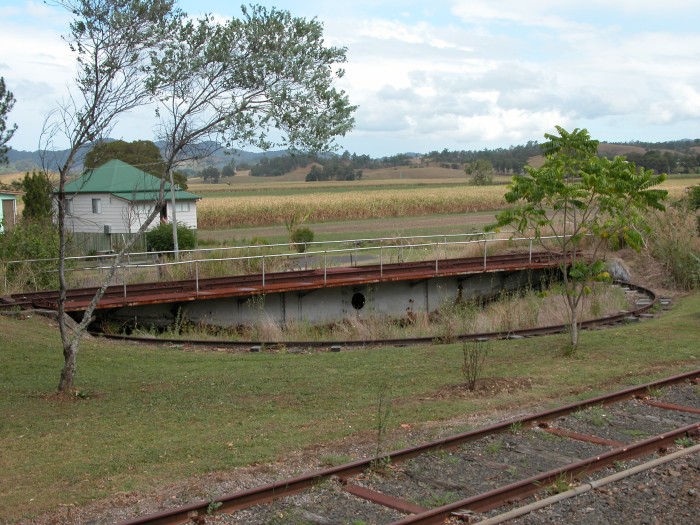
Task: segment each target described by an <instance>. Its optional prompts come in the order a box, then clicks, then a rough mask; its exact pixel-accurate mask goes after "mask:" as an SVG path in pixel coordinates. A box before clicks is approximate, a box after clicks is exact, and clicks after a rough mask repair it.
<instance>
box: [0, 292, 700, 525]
mask: <svg viewBox="0 0 700 525" xmlns="http://www.w3.org/2000/svg"><path fill="white" fill-rule="evenodd" d="M699 312H700V294H698V293H696V294H694V295H691V296H689V297H687V298H686V299H684V300H683V301H681V302H679V303H678V305H677V306H676V307H675V308H674V310H672V311H671V312H669V313H667V314H665V315H664V316H662V317H661V318H659V319H656V320H653V321H647V322H644V323H637V324H634V325H628V326H622V327H618V328H613V329H609V330H606V331H597V332H586V333H584V334H583V335H582V340H581V352H580V356H579V357H578V358H576V359H572V358H563V357H561V349H562V348H563V347H564V346H565V344H566V336H555V337H547V338H540V339H533V340H520V341H509V342H495V343H494V346H493V351H492V353H491V354H490V356H489V359H488V360H487V363H486V365H485V370H484V373H485V375H486V376H489V377H504V378H508V377H516V376H517V377H528V378H530V379H531V381H532V384H533V387H532V388H531V389H525V390H522V391H521V392H519V393H518V396H517V401H514V398H513V396H512V394H502V395H499V394H497V395H494V396H492V397H488V398H486V397H484V398H478V397H473V398H470V399H467V400H465V399H462V398H450V397H445V396H436V395H434V394H435V393H436V392H438V391H440V390H442V389H444V388H445V387H447V386H451V385H454V384H458V383H460V381H461V372H460V363H461V346H460V345H434V346H425V347H410V348H399V349H396V348H395V349H392V348H388V349H381V350H378V349H363V350H356V351H348V352H341V353H330V352H327V353H325V352H323V353H312V354H302V355H294V354H286V353H280V354H272V353H266V352H262V353H258V354H248V353H246V354H236V353H226V352H220V351H210V352H205V351H187V350H184V349H181V348H169V347H161V348H152V347H140V346H133V345H125V344H121V343H116V342H110V341H103V340H99V339H97V340H86V341H85V342H84V344H83V345H82V349H81V353H80V356H79V360H78V363H79V369H78V370H79V372H78V373H79V376H78V388H79V389H80V391H81V392H82V394H83V396H84V398H83V399H78V398H75V399H72V400H61V399H57V398H55V397H54V396H52V393H53V392H54V389H55V387H56V384H57V382H58V375H59V371H60V366H61V352H60V345H59V339H58V335H57V333H56V330H55V327H54V326H52V323H50V322H49V321H46V320H43V319H40V318H30V319H25V320H20V319H15V318H6V317H0V333H2V334H3V336H2V339H1V340H0V355H2V358H3V366H2V367H1V368H0V411H1V413H2V414H3V419H2V426H1V427H0V429H1V430H0V444H1V446H0V465H1V466H2V472H3V484H2V488H0V513H1V515H2V516H3V518H2V519H3V520H6V521H7V522H13V521H17V520H20V519H23V518H25V519H26V518H27V517H28V516H31V515H36V514H39V513H42V512H47V511H50V510H51V509H55V508H57V507H58V506H59V505H62V504H63V505H68V504H82V503H85V502H87V501H90V500H94V499H99V498H103V497H106V496H109V495H111V494H114V493H117V492H130V491H147V490H151V489H153V488H157V487H159V486H164V485H167V484H170V483H174V482H176V481H179V480H183V479H186V478H188V477H191V476H195V475H199V474H204V473H209V472H215V471H222V472H225V471H229V470H230V469H233V468H235V467H237V466H241V465H247V464H250V463H254V462H270V461H274V460H276V459H278V458H279V457H281V456H283V455H284V454H285V453H287V452H290V451H292V450H299V449H302V448H305V447H311V446H314V445H315V444H317V443H322V442H329V441H332V440H335V439H340V438H346V437H348V436H358V435H361V436H364V437H368V436H369V437H370V439H371V435H372V433H373V428H374V426H375V425H376V422H375V421H374V419H375V417H374V416H375V413H376V402H377V396H376V393H377V391H378V390H379V389H380V388H381V387H382V385H389V386H390V387H391V392H392V429H390V430H394V429H395V428H396V427H398V425H399V424H400V423H405V422H410V423H413V424H418V423H420V422H424V421H436V420H446V419H449V418H452V417H455V416H463V415H465V414H467V413H479V412H481V413H486V412H488V411H491V410H493V409H499V408H505V407H513V406H516V404H517V406H527V405H533V404H542V403H547V402H550V401H555V400H556V401H565V400H568V399H571V398H572V397H576V396H581V395H585V393H586V392H587V391H589V390H590V389H596V390H597V389H601V390H612V389H615V388H619V387H621V386H624V385H628V384H632V383H638V382H641V380H640V377H643V378H644V380H646V379H647V378H649V377H662V376H666V375H671V374H674V373H678V372H680V371H683V370H689V369H693V368H697V367H698V362H699V360H698V359H699V358H700V355H699V354H698V351H697V341H698V340H699V339H700V322H699V321H700V313H699ZM28 333H31V334H32V337H31V338H27V334H28ZM543 362H546V363H547V367H542V366H541V363H543ZM309 378H313V380H311V381H310V380H309ZM387 446H391V443H388V444H387Z"/></svg>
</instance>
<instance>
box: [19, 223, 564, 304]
mask: <svg viewBox="0 0 700 525" xmlns="http://www.w3.org/2000/svg"><path fill="white" fill-rule="evenodd" d="M503 233H504V232H500V233H494V232H480V233H465V234H449V235H430V236H411V237H386V238H377V239H364V240H362V242H377V241H379V244H378V245H374V246H359V245H358V244H359V243H360V240H357V239H355V240H344V241H329V242H327V243H325V242H314V243H304V245H305V247H308V246H309V245H313V246H318V245H323V244H343V243H344V244H349V243H352V246H351V247H347V248H334V249H324V250H318V251H306V250H305V251H304V252H302V253H299V252H284V253H262V254H259V255H243V256H234V257H215V258H204V259H190V260H176V261H160V262H153V263H141V262H134V261H133V258H132V257H129V258H127V260H125V261H123V262H122V263H120V264H119V265H118V266H117V270H121V274H122V279H123V282H122V284H123V288H124V296H125V297H126V295H127V281H128V280H129V279H128V273H130V272H131V271H132V270H136V269H143V268H164V267H175V266H180V265H194V273H195V279H194V280H195V289H196V291H197V293H199V287H200V286H199V281H200V279H202V277H201V275H200V274H201V272H200V265H202V264H211V263H216V262H236V261H255V260H259V261H260V266H261V274H262V283H263V288H264V287H265V282H266V275H268V274H269V273H271V272H269V271H268V270H267V268H268V267H269V265H268V264H266V263H267V262H269V261H270V260H274V259H277V258H284V259H288V260H295V259H300V258H302V257H303V258H304V266H305V267H308V260H309V258H313V257H318V258H319V259H322V261H323V274H324V284H326V282H327V273H328V267H329V257H333V256H334V255H343V254H350V255H351V259H352V256H353V255H354V256H355V265H357V263H358V259H357V254H358V253H359V252H372V251H374V252H376V251H377V250H379V268H380V276H383V273H384V260H385V254H386V252H387V251H388V252H391V251H392V250H404V249H427V248H432V249H433V251H434V253H435V272H436V273H438V272H439V268H440V260H441V259H446V258H447V257H443V256H446V255H447V252H448V249H449V248H453V249H454V248H455V247H461V246H467V245H475V244H476V245H483V260H484V267H486V266H487V262H488V245H489V244H490V243H496V242H509V243H520V242H527V243H529V261H530V262H532V254H533V243H534V240H535V239H533V238H532V237H509V238H501V237H495V236H496V235H503ZM505 233H512V232H505ZM456 237H462V238H464V237H466V238H467V239H471V240H461V241H460V240H448V238H450V239H453V238H456ZM477 237H478V238H477ZM489 237H492V238H489ZM558 238H559V237H557V236H548V237H540V238H539V240H548V239H558ZM412 239H420V240H423V239H442V241H440V240H438V241H433V242H413V243H407V244H404V243H400V244H396V242H397V241H404V240H412ZM385 241H392V243H391V244H387V243H386V242H385ZM278 246H287V247H288V246H289V245H288V244H285V245H264V246H252V247H247V248H258V249H263V248H270V247H278ZM234 248H241V247H234ZM217 250H221V248H215V249H208V250H200V252H205V253H208V252H212V251H217ZM190 252H195V250H190ZM181 253H182V252H181ZM149 254H150V255H153V253H149ZM131 255H132V256H134V255H137V254H131ZM141 255H142V254H141ZM95 257H97V258H100V257H103V256H89V257H86V258H87V259H93V258H95ZM75 259H80V258H75ZM83 259H85V258H83ZM51 260H56V259H34V260H27V261H9V262H8V263H5V264H10V263H17V262H22V263H30V262H46V261H51ZM111 267H112V265H99V266H82V267H73V268H66V271H67V272H79V271H83V272H84V271H102V270H107V269H110V268H111ZM49 272H57V270H49V271H48V272H47V273H49ZM255 273H259V272H255Z"/></svg>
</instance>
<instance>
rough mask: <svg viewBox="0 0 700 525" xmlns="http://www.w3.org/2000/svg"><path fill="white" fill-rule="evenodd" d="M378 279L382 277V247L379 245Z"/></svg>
mask: <svg viewBox="0 0 700 525" xmlns="http://www.w3.org/2000/svg"><path fill="white" fill-rule="evenodd" d="M379 277H384V246H382V245H381V244H380V245H379Z"/></svg>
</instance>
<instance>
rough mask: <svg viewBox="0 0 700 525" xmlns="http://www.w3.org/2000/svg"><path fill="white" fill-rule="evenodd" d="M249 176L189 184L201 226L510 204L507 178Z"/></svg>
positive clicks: (681, 184)
mask: <svg viewBox="0 0 700 525" xmlns="http://www.w3.org/2000/svg"><path fill="white" fill-rule="evenodd" d="M419 170H420V169H409V170H408V171H413V172H416V171H419ZM445 171H455V170H445ZM237 177H238V175H236V176H235V177H233V178H232V180H233V179H236V178H237ZM244 178H245V179H247V180H246V181H245V182H239V183H237V184H230V183H228V182H227V183H223V184H197V183H194V184H192V185H191V186H190V188H189V189H190V190H191V191H192V192H194V193H196V194H198V195H200V196H202V197H203V199H202V200H201V201H200V202H199V205H198V220H199V228H200V229H201V230H203V231H204V232H209V231H215V230H232V229H238V228H248V229H249V228H251V227H261V226H275V225H276V226H283V225H284V224H285V221H290V220H293V219H299V218H305V219H306V222H307V223H309V224H310V225H311V224H313V225H320V224H323V223H329V222H345V221H347V222H350V223H354V222H356V221H365V220H369V219H391V218H404V219H405V218H407V217H425V216H432V215H442V216H445V215H448V214H450V215H454V216H464V215H467V214H473V213H482V214H483V213H484V212H493V211H495V210H497V209H499V208H502V207H503V206H504V205H505V200H504V198H503V195H504V193H505V191H506V185H505V182H506V178H503V179H504V180H502V181H499V182H500V183H499V184H494V185H492V186H472V185H470V184H469V183H468V180H467V179H466V177H463V176H462V177H460V178H452V179H446V178H438V177H437V176H433V177H428V176H427V175H426V178H424V179H422V180H420V181H417V180H415V179H399V180H395V179H384V180H382V179H374V180H362V181H355V182H317V183H305V182H295V181H293V180H279V178H275V179H274V180H269V179H261V180H258V181H255V180H252V179H254V178H253V177H245V176H244V177H242V178H241V179H240V180H242V179H244ZM698 183H700V177H695V178H672V179H670V180H668V181H666V182H665V183H664V184H663V186H662V187H663V188H665V189H667V190H668V191H669V197H670V199H678V198H680V197H681V196H682V195H683V193H684V190H685V188H686V187H688V186H691V185H693V184H698ZM229 184H230V185H229ZM487 222H488V221H485V222H483V223H482V224H485V223H487Z"/></svg>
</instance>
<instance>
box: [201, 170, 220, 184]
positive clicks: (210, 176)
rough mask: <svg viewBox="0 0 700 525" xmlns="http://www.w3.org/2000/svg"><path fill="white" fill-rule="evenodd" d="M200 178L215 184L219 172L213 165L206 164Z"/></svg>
mask: <svg viewBox="0 0 700 525" xmlns="http://www.w3.org/2000/svg"><path fill="white" fill-rule="evenodd" d="M202 178H203V179H204V180H205V181H210V182H212V183H214V184H216V183H218V182H219V179H221V172H220V171H219V170H218V169H217V168H215V167H214V166H207V167H206V168H204V169H203V170H202Z"/></svg>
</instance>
